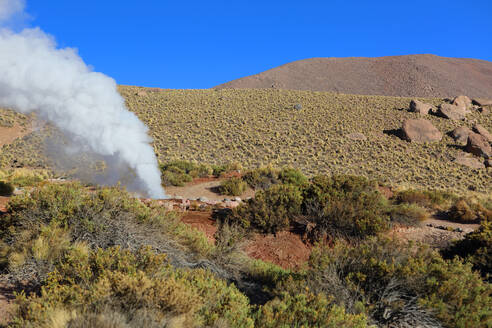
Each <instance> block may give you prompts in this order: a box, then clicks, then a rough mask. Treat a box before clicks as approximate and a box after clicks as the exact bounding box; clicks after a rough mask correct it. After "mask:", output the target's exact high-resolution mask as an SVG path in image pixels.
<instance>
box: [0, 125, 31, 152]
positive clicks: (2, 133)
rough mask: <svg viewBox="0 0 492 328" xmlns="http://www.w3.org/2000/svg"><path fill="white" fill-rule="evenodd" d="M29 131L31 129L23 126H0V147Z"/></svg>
mask: <svg viewBox="0 0 492 328" xmlns="http://www.w3.org/2000/svg"><path fill="white" fill-rule="evenodd" d="M29 133H31V129H29V128H26V127H25V126H20V125H14V126H13V127H5V126H0V147H2V146H3V145H7V144H10V143H12V142H13V141H14V140H15V139H17V138H22V137H23V136H25V135H27V134H29Z"/></svg>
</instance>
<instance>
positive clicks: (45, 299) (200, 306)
mask: <svg viewBox="0 0 492 328" xmlns="http://www.w3.org/2000/svg"><path fill="white" fill-rule="evenodd" d="M16 303H17V305H18V308H17V312H16V315H15V318H14V324H13V326H14V327H25V326H34V325H40V324H41V325H42V324H47V325H49V323H50V322H53V321H54V319H55V318H56V316H57V315H58V317H59V310H60V309H63V310H65V311H67V312H68V313H70V312H73V315H71V316H66V317H65V318H66V320H67V322H69V321H70V320H73V317H75V318H76V317H77V316H81V315H83V314H84V313H91V314H93V315H101V314H103V313H104V312H105V311H107V310H108V309H112V310H113V311H114V312H117V313H119V314H121V315H122V316H123V318H122V321H124V322H131V321H133V320H135V319H137V318H138V316H141V315H142V313H145V314H146V315H147V317H148V320H149V321H150V322H149V323H152V324H153V325H157V323H160V322H163V320H165V319H173V318H175V319H176V318H179V320H180V321H181V323H182V325H183V326H185V327H199V326H212V325H214V324H215V323H218V322H223V323H225V324H228V325H234V326H235V327H253V322H252V319H251V318H250V317H249V313H250V307H249V304H248V300H247V298H246V297H245V296H244V295H242V294H241V293H240V292H239V291H238V290H237V289H236V288H235V287H234V286H233V285H228V284H227V283H226V282H224V281H222V280H218V279H216V278H215V277H214V276H213V275H212V274H211V273H209V272H207V271H204V270H201V269H196V270H192V271H188V270H177V269H174V268H173V267H171V266H169V265H168V264H166V262H165V255H157V254H154V253H153V252H152V251H151V250H150V249H149V248H141V249H140V250H139V251H137V252H136V253H132V252H130V251H128V250H125V251H123V250H120V249H119V248H109V249H107V250H101V249H99V250H97V251H96V252H86V251H82V252H81V251H77V250H74V251H72V252H70V253H68V254H67V255H66V256H65V258H64V259H63V260H62V261H61V263H60V264H59V265H58V266H57V270H55V271H54V272H52V273H51V274H50V275H49V277H48V279H47V280H46V282H45V284H44V286H43V292H42V294H41V295H40V296H37V295H35V294H33V295H31V296H29V297H26V296H25V295H24V294H21V295H20V296H18V297H17V299H16ZM63 326H65V325H63Z"/></svg>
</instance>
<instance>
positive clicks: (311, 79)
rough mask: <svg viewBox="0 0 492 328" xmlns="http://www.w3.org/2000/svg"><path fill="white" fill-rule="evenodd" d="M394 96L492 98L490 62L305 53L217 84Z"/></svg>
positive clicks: (228, 86) (444, 58) (425, 56)
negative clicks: (312, 55) (292, 59)
mask: <svg viewBox="0 0 492 328" xmlns="http://www.w3.org/2000/svg"><path fill="white" fill-rule="evenodd" d="M216 88H217V89H222V88H240V89H244V88H246V89H263V88H275V89H289V90H312V91H332V92H338V93H344V94H362V95H384V96H397V97H452V96H455V95H457V94H466V95H468V96H472V97H486V98H490V97H492V62H489V61H485V60H478V59H469V58H447V57H439V56H435V55H427V54H426V55H409V56H390V57H376V58H365V57H350V58H310V59H305V60H299V61H295V62H292V63H288V64H285V65H282V66H279V67H276V68H273V69H270V70H268V71H265V72H262V73H259V74H256V75H251V76H247V77H244V78H240V79H237V80H234V81H230V82H228V83H224V84H221V85H219V86H217V87H216Z"/></svg>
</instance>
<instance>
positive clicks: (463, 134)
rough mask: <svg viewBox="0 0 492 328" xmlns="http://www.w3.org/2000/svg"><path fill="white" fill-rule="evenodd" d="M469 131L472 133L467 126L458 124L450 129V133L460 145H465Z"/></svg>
mask: <svg viewBox="0 0 492 328" xmlns="http://www.w3.org/2000/svg"><path fill="white" fill-rule="evenodd" d="M470 133H472V130H470V129H469V128H468V127H466V126H460V127H458V128H456V129H454V130H453V131H451V133H450V135H451V137H452V138H453V139H454V141H456V142H457V143H459V144H461V145H466V143H467V141H468V136H469V135H470Z"/></svg>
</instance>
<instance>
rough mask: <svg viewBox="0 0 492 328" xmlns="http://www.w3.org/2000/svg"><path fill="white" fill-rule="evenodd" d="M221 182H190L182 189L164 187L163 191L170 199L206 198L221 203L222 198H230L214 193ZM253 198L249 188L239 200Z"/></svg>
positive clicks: (214, 180)
mask: <svg viewBox="0 0 492 328" xmlns="http://www.w3.org/2000/svg"><path fill="white" fill-rule="evenodd" d="M204 179H211V178H204ZM222 180H223V179H217V178H215V179H212V180H209V181H205V182H202V181H200V180H198V179H197V180H195V181H193V182H190V183H189V184H186V185H185V186H184V187H166V188H165V190H166V194H168V195H169V196H171V197H172V198H177V197H183V198H186V199H197V198H200V197H206V198H207V199H209V200H213V201H222V200H223V199H224V198H231V197H230V196H224V195H220V194H218V193H217V192H216V191H217V189H218V187H219V186H220V182H221V181H222ZM253 196H254V191H253V190H252V189H251V188H248V189H247V190H246V191H245V192H244V193H243V194H242V195H240V196H239V197H241V199H246V198H248V197H253Z"/></svg>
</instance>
